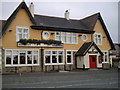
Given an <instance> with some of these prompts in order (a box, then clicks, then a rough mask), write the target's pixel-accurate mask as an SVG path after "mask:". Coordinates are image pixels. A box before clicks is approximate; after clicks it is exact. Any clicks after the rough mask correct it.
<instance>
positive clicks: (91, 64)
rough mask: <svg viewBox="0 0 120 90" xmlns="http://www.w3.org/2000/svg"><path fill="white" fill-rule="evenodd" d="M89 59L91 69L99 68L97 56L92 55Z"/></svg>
mask: <svg viewBox="0 0 120 90" xmlns="http://www.w3.org/2000/svg"><path fill="white" fill-rule="evenodd" d="M89 59H90V68H97V63H96V60H97V56H96V55H90V56H89Z"/></svg>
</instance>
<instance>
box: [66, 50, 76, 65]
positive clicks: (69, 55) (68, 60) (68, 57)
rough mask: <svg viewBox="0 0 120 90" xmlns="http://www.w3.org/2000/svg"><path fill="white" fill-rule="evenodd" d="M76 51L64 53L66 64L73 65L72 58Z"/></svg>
mask: <svg viewBox="0 0 120 90" xmlns="http://www.w3.org/2000/svg"><path fill="white" fill-rule="evenodd" d="M76 52H77V51H74V50H67V51H66V64H73V58H74V54H75V53H76Z"/></svg>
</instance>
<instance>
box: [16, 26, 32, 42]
mask: <svg viewBox="0 0 120 90" xmlns="http://www.w3.org/2000/svg"><path fill="white" fill-rule="evenodd" d="M18 28H21V29H22V39H29V37H30V30H29V27H26V26H16V42H17V41H19V40H20V39H19V38H18V35H19V32H18ZM24 29H28V38H23V35H24V34H27V33H24Z"/></svg>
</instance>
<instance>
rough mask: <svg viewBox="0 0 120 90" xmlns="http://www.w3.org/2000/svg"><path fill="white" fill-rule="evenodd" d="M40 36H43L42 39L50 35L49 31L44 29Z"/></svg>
mask: <svg viewBox="0 0 120 90" xmlns="http://www.w3.org/2000/svg"><path fill="white" fill-rule="evenodd" d="M42 37H43V39H48V38H49V37H50V33H49V32H47V31H44V32H43V33H42Z"/></svg>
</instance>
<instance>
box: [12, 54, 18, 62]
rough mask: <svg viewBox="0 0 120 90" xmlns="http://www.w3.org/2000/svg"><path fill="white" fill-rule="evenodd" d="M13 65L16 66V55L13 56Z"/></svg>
mask: <svg viewBox="0 0 120 90" xmlns="http://www.w3.org/2000/svg"><path fill="white" fill-rule="evenodd" d="M13 64H18V55H13Z"/></svg>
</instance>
